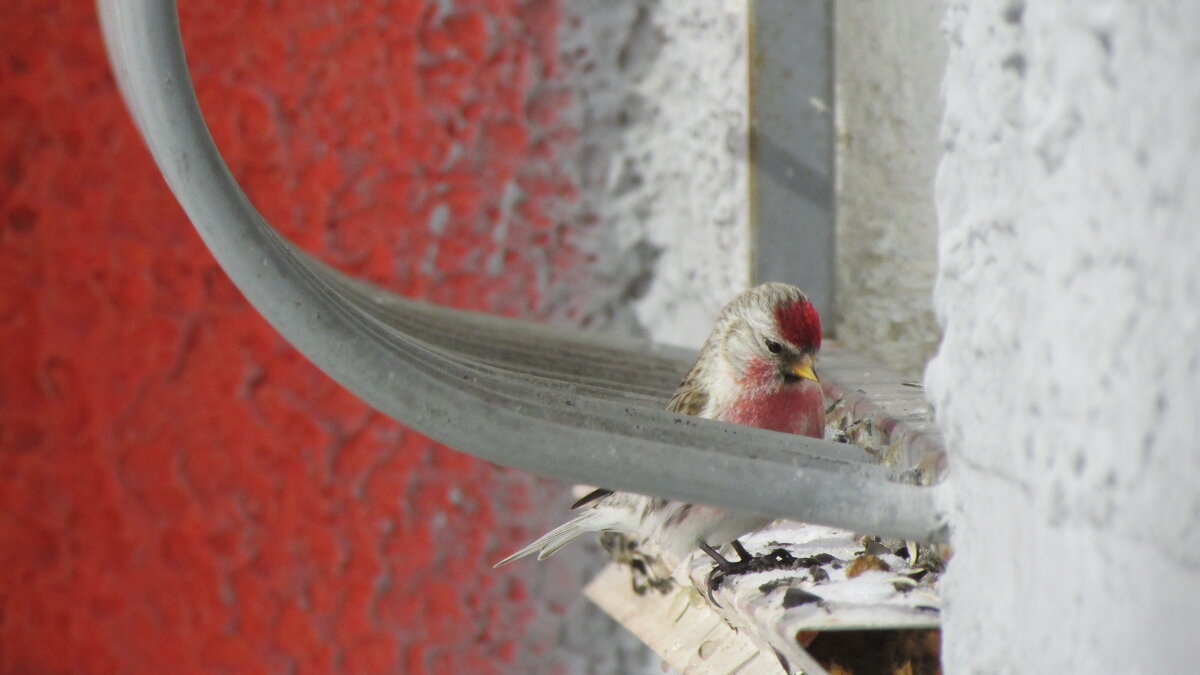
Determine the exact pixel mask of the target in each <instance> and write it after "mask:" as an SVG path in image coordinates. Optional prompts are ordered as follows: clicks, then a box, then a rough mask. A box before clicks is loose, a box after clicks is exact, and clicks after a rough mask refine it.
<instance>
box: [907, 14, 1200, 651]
mask: <svg viewBox="0 0 1200 675" xmlns="http://www.w3.org/2000/svg"><path fill="white" fill-rule="evenodd" d="M946 27H947V31H948V35H949V44H950V54H949V65H948V68H947V71H946V76H945V84H944V92H945V98H946V104H945V106H946V117H945V126H944V130H943V133H944V140H945V146H946V150H945V157H944V159H943V161H942V164H941V167H940V170H939V174H938V182H937V205H938V216H939V220H940V223H941V234H940V239H939V247H940V256H941V260H940V270H939V279H938V286H937V292H936V307H937V311H938V316H939V318H940V320H941V322H942V324H943V327H944V330H945V338H944V341H943V344H942V348H941V350H940V352H939V354H938V355H937V357H936V358H935V359H934V361H933V363H932V364H931V366H930V368H929V370H928V374H927V384H928V387H929V392H930V395H931V396H932V398H933V401H934V403H935V404H936V406H937V408H938V418H939V420H940V422H941V425H942V428H943V431H944V432H945V436H946V441H947V445H948V447H949V449H950V451H951V465H952V471H953V482H954V487H955V489H956V496H955V500H954V511H953V518H954V526H955V533H954V544H955V549H956V555H955V557H954V559H953V561H952V563H951V565H950V568H949V571H948V573H947V575H946V576H945V577H944V579H943V591H944V594H945V599H946V601H947V609H946V614H945V636H944V640H945V641H944V658H945V663H946V666H947V667H948V670H949V671H950V672H987V673H993V672H1034V673H1053V672H1071V673H1087V672H1109V673H1164V672H1172V673H1181V672H1195V668H1196V666H1197V664H1198V663H1200V657H1198V656H1197V645H1196V638H1197V636H1198V635H1200V594H1198V593H1197V592H1196V589H1197V588H1200V440H1198V439H1200V415H1198V414H1197V409H1198V407H1200V227H1197V224H1198V223H1200V171H1197V161H1198V160H1197V158H1198V157H1200V77H1198V76H1197V73H1196V70H1197V66H1198V65H1200V3H1192V2H1184V1H1179V2H1155V3H1141V2H1133V1H1129V2H1094V1H1088V0H1076V1H1055V2H1037V3H1029V4H1028V5H1022V4H1021V3H1019V2H1016V3H1015V2H1001V1H998V0H954V2H952V4H951V7H950V10H949V12H948V14H947V19H946Z"/></svg>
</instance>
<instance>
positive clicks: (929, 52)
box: [834, 0, 946, 377]
mask: <svg viewBox="0 0 1200 675" xmlns="http://www.w3.org/2000/svg"><path fill="white" fill-rule="evenodd" d="M945 9H946V3H945V1H944V0H917V1H914V2H904V3H899V2H891V1H889V0H870V1H866V2H840V3H836V4H835V6H834V17H835V18H834V51H835V58H834V62H835V64H836V66H835V68H836V74H835V82H836V96H837V108H836V110H837V145H836V148H837V284H838V287H837V335H838V338H839V339H840V340H842V341H843V342H844V343H845V344H846V345H847V346H848V347H851V348H853V349H854V350H856V351H858V352H860V353H863V354H867V355H870V356H873V357H875V358H877V359H879V360H881V361H883V362H884V363H885V364H887V365H889V366H891V367H892V368H895V369H897V370H899V371H901V372H902V373H903V374H905V375H906V376H909V377H915V376H916V375H918V374H919V373H920V372H921V370H922V369H924V367H925V364H926V362H927V361H928V360H929V358H930V357H931V356H932V355H933V352H934V350H935V349H937V344H938V339H939V331H938V326H937V321H936V320H935V318H934V314H933V281H934V276H935V270H936V267H937V217H936V212H935V209H934V205H933V177H934V173H935V171H936V170H937V163H938V159H939V158H940V157H941V146H940V145H939V143H938V126H939V123H940V120H941V100H940V98H939V96H938V91H939V86H940V83H941V78H942V73H943V71H944V69H945V63H946V46H945V40H944V39H943V37H942V32H941V27H940V24H941V20H942V17H943V15H944V14H945Z"/></svg>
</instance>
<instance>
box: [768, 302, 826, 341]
mask: <svg viewBox="0 0 1200 675" xmlns="http://www.w3.org/2000/svg"><path fill="white" fill-rule="evenodd" d="M775 323H777V324H778V325H779V334H780V337H782V338H783V339H784V340H787V341H788V342H790V343H792V344H794V345H796V346H797V347H799V348H801V349H809V348H811V349H814V350H816V349H820V348H821V317H820V316H819V315H818V314H817V308H816V307H813V305H812V303H811V302H809V301H808V300H806V299H805V298H799V299H797V300H793V301H791V302H788V303H784V304H782V305H780V306H779V307H776V308H775Z"/></svg>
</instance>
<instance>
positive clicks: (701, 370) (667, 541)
mask: <svg viewBox="0 0 1200 675" xmlns="http://www.w3.org/2000/svg"><path fill="white" fill-rule="evenodd" d="M820 347H821V320H820V318H819V317H818V316H817V310H816V309H815V308H814V307H813V305H812V303H810V302H809V301H808V298H807V297H805V296H804V293H802V292H801V291H800V289H798V288H796V287H795V286H791V285H788V284H782V283H767V284H762V285H761V286H757V287H755V288H752V289H750V290H748V291H745V292H743V293H742V294H741V295H739V296H737V297H736V298H734V299H733V300H732V301H731V302H730V303H729V304H727V305H726V306H725V307H724V309H722V310H721V313H720V315H718V317H717V322H716V325H714V326H713V329H712V332H711V333H710V334H709V336H708V339H707V340H706V341H705V342H704V346H703V347H701V349H700V355H699V356H698V357H697V358H696V363H695V364H693V365H692V367H691V369H690V370H688V372H687V374H686V375H685V376H684V378H683V382H682V383H680V385H679V388H678V389H676V390H675V395H674V396H673V397H672V398H671V403H670V405H669V406H667V410H669V411H671V412H678V413H684V414H687V415H697V416H699V417H708V418H711V419H717V420H722V421H725V422H731V423H734V424H745V425H747V426H752V427H760V428H763V429H771V430H774V431H783V432H786V433H793V434H802V435H805V436H813V437H816V438H820V437H822V436H823V435H824V430H825V406H824V399H823V397H822V395H821V385H820V383H819V382H818V380H817V376H816V373H814V372H813V364H814V362H815V359H816V355H817V350H818V349H820ZM588 504H591V505H592V507H591V508H590V509H588V510H587V511H584V512H583V513H581V514H580V515H579V516H578V517H576V518H575V519H573V520H571V521H570V522H568V523H566V524H564V525H561V526H559V527H557V528H555V529H554V530H551V531H550V532H548V533H546V534H545V535H543V536H542V537H541V538H539V539H538V540H537V541H534V542H533V543H531V544H529V545H528V546H526V547H525V548H523V549H521V550H519V551H517V552H516V553H514V554H512V555H510V556H509V557H507V558H505V559H504V560H501V561H500V562H498V563H496V567H499V566H500V565H504V564H506V563H509V562H512V561H513V560H516V559H517V558H521V557H524V556H527V555H529V554H531V553H534V552H537V554H538V559H539V560H541V559H543V558H546V557H547V556H550V555H553V554H554V553H555V552H557V551H558V550H559V549H561V548H562V547H563V546H566V545H567V544H569V543H570V542H571V541H573V540H574V539H575V538H576V537H579V536H580V535H582V534H584V533H586V532H617V533H623V534H626V535H630V536H631V537H634V538H637V539H646V540H649V542H650V543H651V544H652V545H653V546H654V547H655V548H657V549H658V550H659V551H660V552H662V553H663V554H664V555H665V556H667V557H668V559H669V560H671V561H673V562H674V563H677V562H679V561H682V560H683V559H685V558H686V557H687V556H688V555H690V554H691V553H692V552H693V551H695V550H696V549H697V548H699V549H701V550H703V551H704V552H705V553H707V554H708V555H709V556H711V557H712V558H713V559H714V560H715V561H716V562H717V564H718V565H719V566H721V565H729V563H728V561H726V560H725V559H724V558H723V557H721V555H720V554H719V553H718V552H717V549H718V548H719V547H721V546H722V545H724V544H733V546H734V548H735V549H736V550H737V551H738V554H739V556H740V557H741V558H742V560H743V561H745V560H746V559H747V557H748V556H747V554H746V552H745V549H744V548H742V547H741V544H740V543H738V542H737V538H738V537H740V536H742V535H745V534H749V533H751V532H754V531H756V530H759V529H762V528H763V527H765V526H767V525H768V524H769V523H770V522H771V519H770V518H764V517H762V516H759V515H756V514H752V513H744V512H737V511H727V510H725V509H719V508H716V507H712V506H703V505H700V504H687V503H684V502H677V501H670V500H665V499H656V498H653V497H646V496H643V495H638V494H633V493H628V492H613V491H611V490H605V489H599V490H596V491H594V492H592V493H590V494H589V495H587V496H586V497H584V498H582V499H580V500H579V501H578V502H576V503H575V505H574V506H572V507H571V508H573V509H574V508H579V507H582V506H584V505H588Z"/></svg>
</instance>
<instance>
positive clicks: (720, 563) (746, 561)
mask: <svg viewBox="0 0 1200 675" xmlns="http://www.w3.org/2000/svg"><path fill="white" fill-rule="evenodd" d="M730 545H731V546H733V550H734V551H735V552H736V553H737V554H738V559H737V560H728V559H726V558H725V557H724V556H722V555H721V554H720V553H718V552H717V550H716V549H715V548H713V547H711V546H709V545H708V544H705V543H701V544H700V550H702V551H704V552H705V553H707V554H708V556H709V557H710V558H712V559H713V562H714V563H715V564H714V565H713V569H712V571H711V572H709V573H708V600H709V602H711V603H712V604H714V605H716V606H718V607H720V603H718V602H717V600H716V598H714V597H713V593H715V592H716V590H717V589H718V588H720V587H721V584H722V583H723V582H724V581H725V578H726V577H730V576H737V575H739V574H752V573H754V572H769V571H771V570H777V569H783V568H787V569H791V568H793V567H795V566H796V562H797V560H796V556H794V555H792V554H791V553H790V552H788V551H787V550H786V549H782V548H777V549H774V550H772V551H771V552H769V553H763V554H761V555H751V554H750V552H749V551H747V550H746V547H744V546H742V543H741V542H740V541H738V540H736V539H734V540H733V541H732V542H731V544H730Z"/></svg>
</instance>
